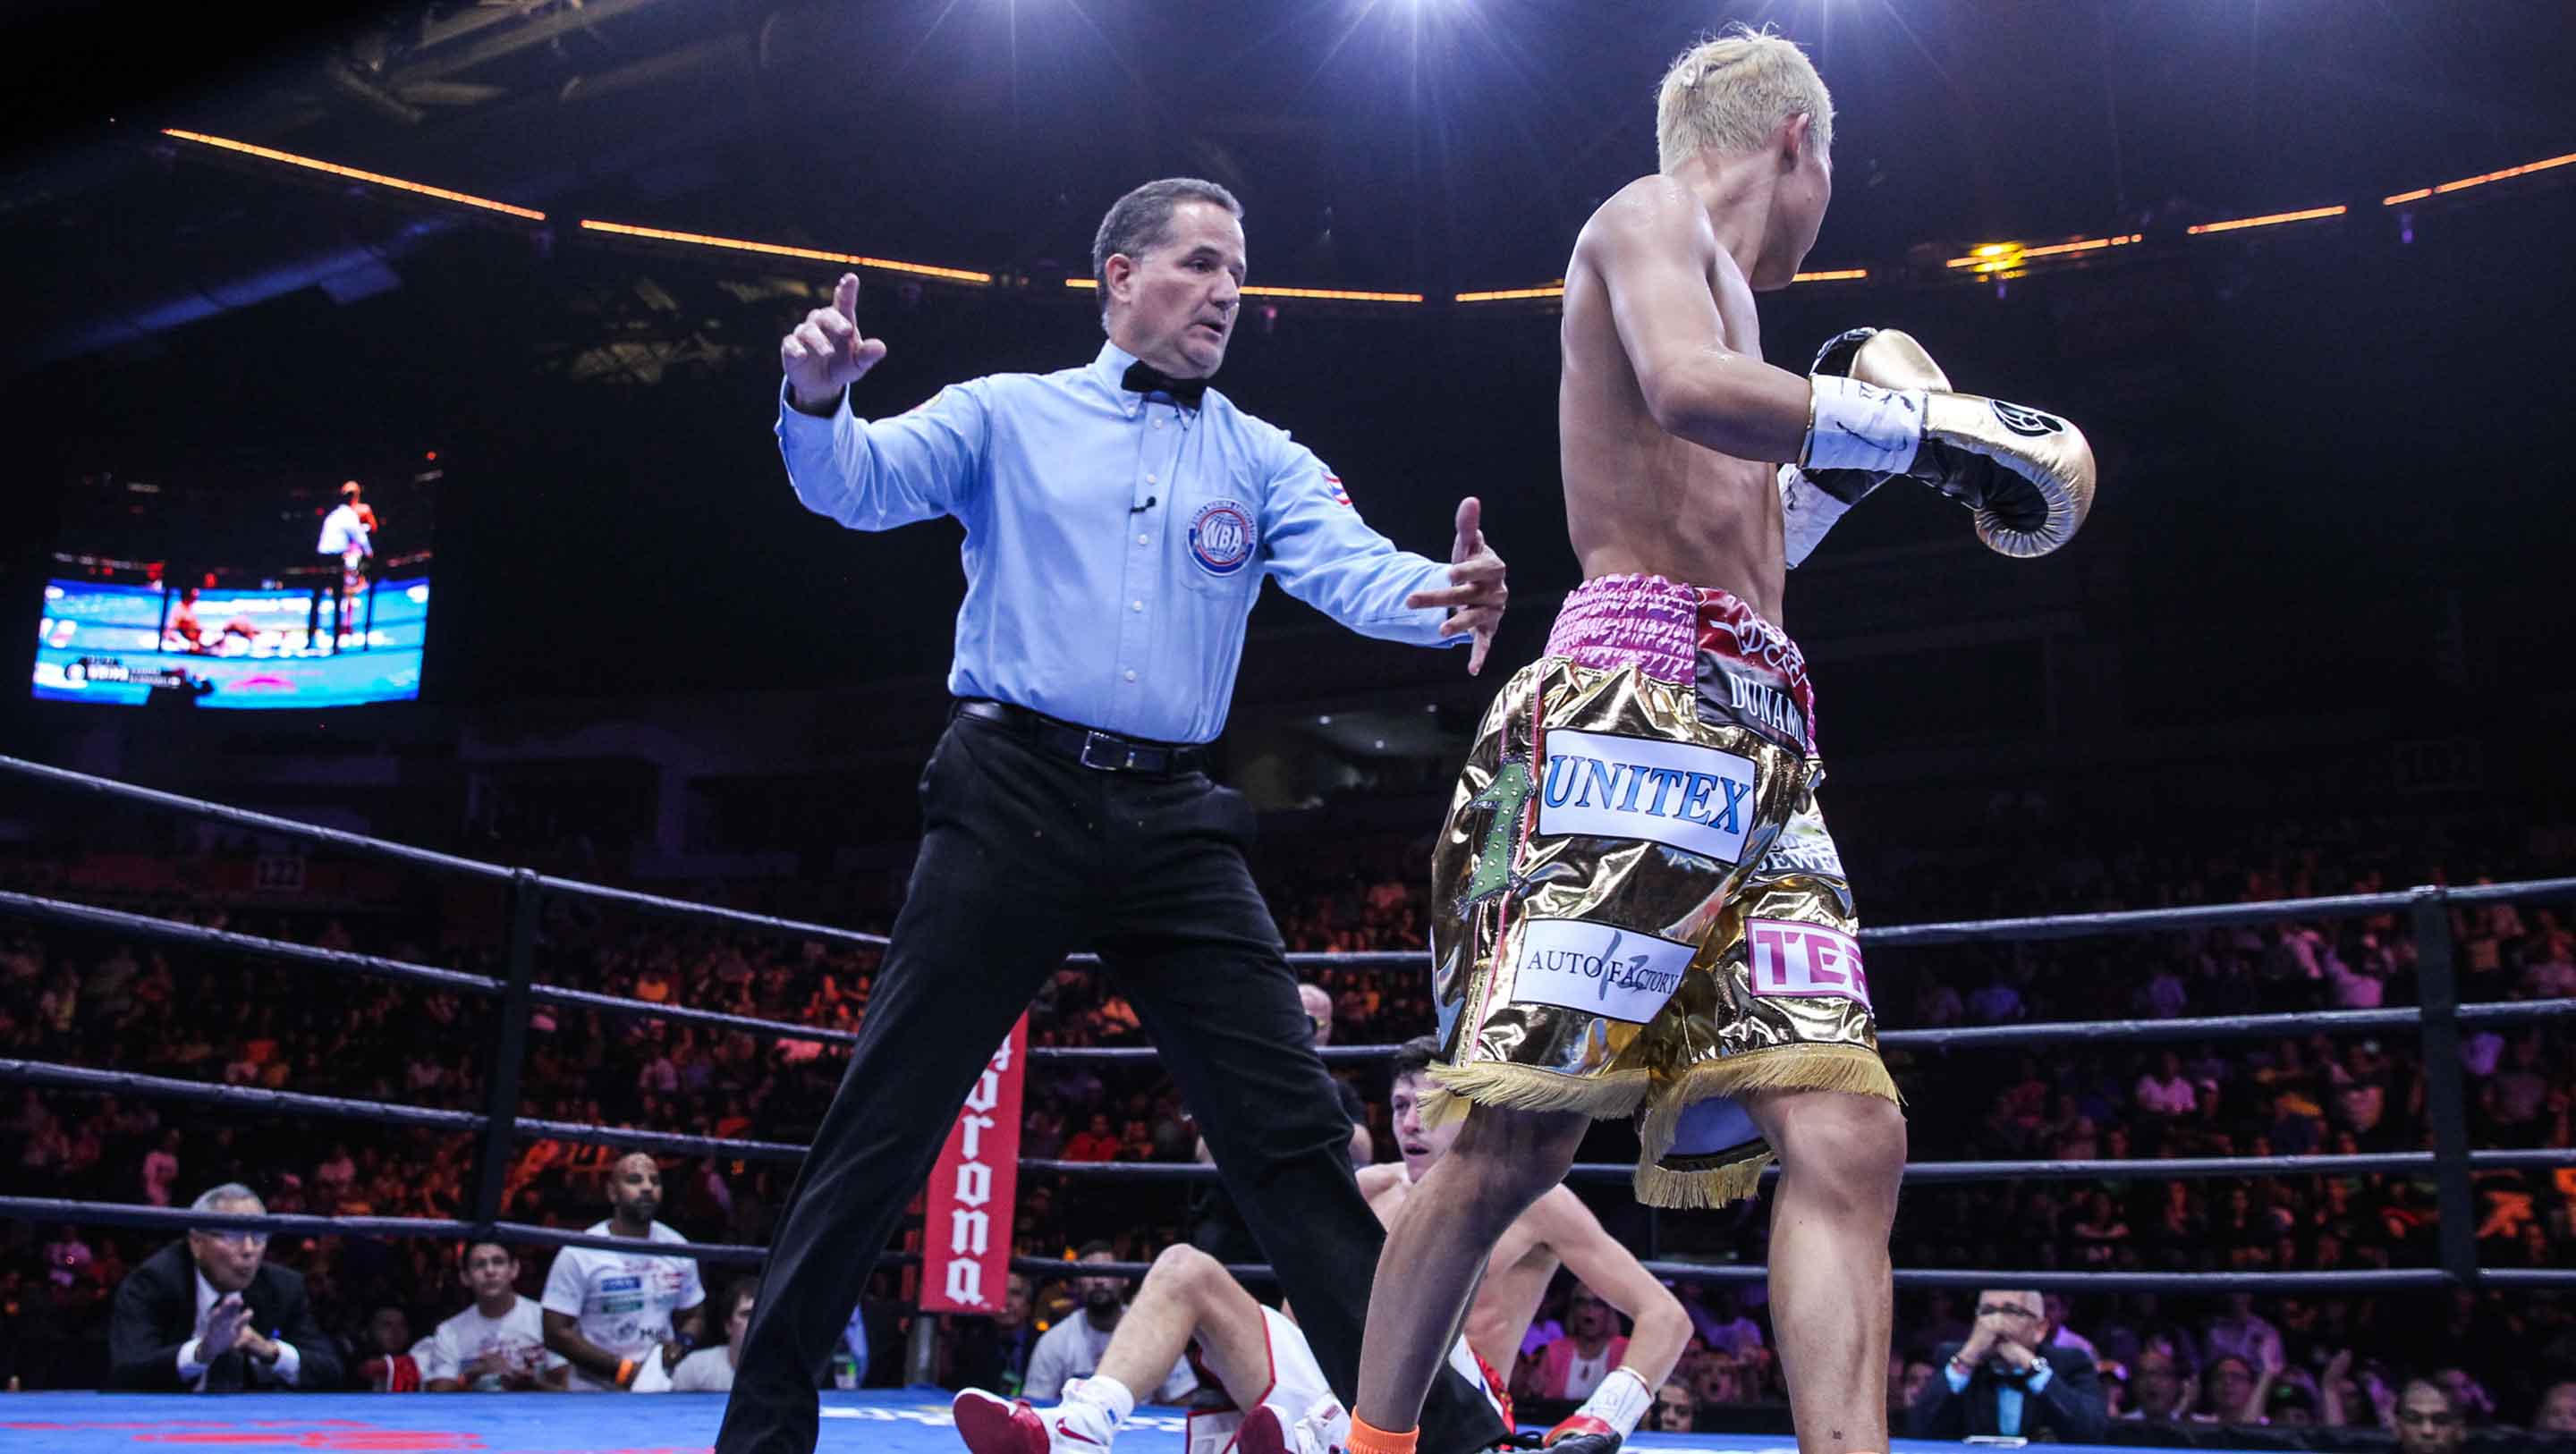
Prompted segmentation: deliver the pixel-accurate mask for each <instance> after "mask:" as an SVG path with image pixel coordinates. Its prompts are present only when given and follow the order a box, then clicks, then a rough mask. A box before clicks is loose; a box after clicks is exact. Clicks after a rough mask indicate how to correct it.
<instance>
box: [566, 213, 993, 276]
mask: <svg viewBox="0 0 2576 1454" xmlns="http://www.w3.org/2000/svg"><path fill="white" fill-rule="evenodd" d="M581 225H582V227H583V228H584V229H585V230H587V231H591V232H609V233H615V234H616V235H617V236H620V237H645V238H651V239H652V240H654V241H656V242H679V243H686V244H688V245H689V246H691V247H717V248H723V249H726V250H727V251H730V252H751V253H759V254H761V255H763V256H766V257H792V258H801V259H803V260H804V261H807V262H818V263H844V264H847V265H848V266H850V267H854V268H875V269H878V270H879V271H882V272H889V273H909V274H911V275H912V276H914V277H919V278H938V279H941V280H942V281H945V282H951V283H989V282H991V281H993V275H992V274H991V273H979V272H975V271H973V270H971V269H968V268H941V267H933V266H931V265H930V264H928V263H904V262H896V261H895V260H893V259H892V258H882V257H862V256H860V255H859V254H857V253H854V252H826V251H824V250H823V249H821V248H817V247H789V246H787V245H786V244H784V243H777V242H751V241H747V240H745V239H743V238H739V237H710V236H708V235H706V234H705V233H702V232H673V231H671V230H670V229H668V228H663V227H637V226H635V225H633V224H632V223H626V222H600V221H597V220H594V219H592V218H588V217H585V218H583V219H582V220H581Z"/></svg>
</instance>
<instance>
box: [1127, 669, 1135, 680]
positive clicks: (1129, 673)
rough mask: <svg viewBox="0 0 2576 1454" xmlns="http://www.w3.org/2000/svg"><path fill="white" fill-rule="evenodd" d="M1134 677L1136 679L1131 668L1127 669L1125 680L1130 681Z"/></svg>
mask: <svg viewBox="0 0 2576 1454" xmlns="http://www.w3.org/2000/svg"><path fill="white" fill-rule="evenodd" d="M1135 679H1136V673H1135V672H1134V671H1132V670H1131V671H1129V672H1128V673H1127V680H1129V681H1131V682H1132V681H1134V680H1135Z"/></svg>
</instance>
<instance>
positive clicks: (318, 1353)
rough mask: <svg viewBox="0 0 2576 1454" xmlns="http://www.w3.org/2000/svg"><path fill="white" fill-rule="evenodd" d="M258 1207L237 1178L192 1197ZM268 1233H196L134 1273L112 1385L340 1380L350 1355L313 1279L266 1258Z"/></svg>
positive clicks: (208, 1207)
mask: <svg viewBox="0 0 2576 1454" xmlns="http://www.w3.org/2000/svg"><path fill="white" fill-rule="evenodd" d="M189 1209H190V1210H192V1211H199V1212H233V1213H248V1214H257V1213H260V1212H265V1211H267V1210H268V1208H267V1207H266V1206H264V1205H262V1204H261V1202H260V1199H259V1197H258V1196H257V1194H255V1193H253V1192H252V1191H251V1189H250V1188H249V1187H246V1186H243V1185H241V1184H240V1183H238V1182H227V1183H225V1184H224V1185H222V1186H219V1187H216V1188H214V1189H213V1190H212V1191H209V1192H207V1193H206V1194H205V1195H203V1196H200V1197H198V1198H197V1199H196V1201H195V1202H193V1203H191V1204H190V1208H189ZM267 1251H268V1237H267V1235H266V1234H264V1233H259V1232H190V1233H189V1234H188V1240H187V1241H186V1242H184V1243H180V1242H173V1243H171V1244H170V1245H169V1246H167V1247H164V1248H162V1249H161V1250H160V1251H158V1252H155V1253H153V1254H152V1255H151V1256H150V1257H147V1258H145V1259H144V1260H143V1262H142V1263H141V1264H140V1265H139V1266H137V1267H136V1268H135V1269H134V1270H133V1271H132V1272H130V1273H127V1274H126V1277H125V1281H124V1282H122V1283H119V1284H118V1285H117V1289H116V1306H115V1310H114V1313H113V1315H112V1316H111V1317H110V1319H109V1321H108V1329H107V1351H108V1360H109V1363H110V1369H109V1373H108V1386H109V1387H111V1388H122V1389H133V1390H137V1391H142V1392H150V1393H174V1392H187V1391H191V1390H195V1391H200V1392H211V1393H223V1392H229V1391H231V1390H235V1389H263V1388H313V1389H336V1388H338V1387H339V1386H340V1381H341V1374H340V1354H339V1350H338V1349H336V1348H335V1347H333V1346H332V1343H331V1339H330V1337H329V1336H328V1335H327V1334H325V1333H324V1332H323V1331H322V1326H321V1325H320V1324H319V1323H316V1322H315V1321H314V1320H313V1310H312V1308H311V1307H309V1306H308V1305H307V1304H306V1303H305V1301H304V1278H303V1275H302V1274H300V1273H295V1272H289V1271H288V1270H286V1269H285V1268H283V1267H270V1266H267V1265H266V1264H265V1263H263V1262H262V1260H261V1259H262V1258H263V1257H264V1256H265V1255H266V1254H267Z"/></svg>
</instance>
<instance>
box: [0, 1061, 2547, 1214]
mask: <svg viewBox="0 0 2576 1454" xmlns="http://www.w3.org/2000/svg"><path fill="white" fill-rule="evenodd" d="M8 1082H15V1083H18V1084H25V1085H41V1086H53V1087H56V1088H59V1089H64V1090H73V1091H84V1092H95V1093H100V1094H129V1095H155V1096H164V1097H168V1098H170V1099H174V1100H183V1101H193V1102H197V1103H200V1104H208V1105H229V1106H239V1107H241V1108H243V1109H246V1110H256V1111H266V1112H271V1113H281V1114H299V1115H321V1116H335V1117H339V1118H341V1119H344V1120H356V1121H377V1122H382V1123H385V1124H390V1125H399V1126H410V1127H415V1128H420V1129H426V1130H447V1131H479V1130H481V1129H483V1127H484V1126H485V1125H487V1124H489V1118H488V1117H485V1116H482V1115H479V1114H477V1113H475V1112H472V1111H445V1110H433V1109H430V1108H427V1107H423V1106H406V1105H401V1104H397V1103H392V1102H386V1101H361V1100H347V1099H343V1098H341V1097H338V1096H322V1095H309V1094H304V1093H301V1092H296V1091H283V1090H269V1089H266V1088H263V1087H257V1086H236V1085H213V1084H208V1083H206V1082H202V1081H192V1080H172V1079H169V1078H167V1077H163V1076H156V1075H145V1074H142V1073H140V1072H136V1071H113V1070H92V1069H89V1068H87V1067H84V1066H75V1065H60V1064H56V1063H53V1062H50V1061H41V1060H8V1059H0V1083H8ZM514 1125H515V1127H516V1129H517V1131H518V1133H519V1135H521V1136H522V1137H524V1138H526V1139H529V1140H536V1139H541V1138H551V1139H554V1140H558V1141H575V1142H580V1143H582V1144H584V1145H590V1146H616V1147H627V1148H633V1149H636V1150H654V1151H670V1152H674V1153H677V1154H681V1155H691V1156H699V1155H704V1156H739V1157H744V1158H747V1159H754V1160H774V1161H800V1160H803V1159H804V1156H805V1152H806V1148H805V1147H803V1146H801V1145H798V1144H796V1143H795V1142H791V1141H753V1140H744V1139H740V1138H735V1137H729V1136H688V1135H680V1134H676V1133H672V1132H664V1131H641V1130H629V1129H626V1128H623V1127H617V1126H597V1125H588V1124H584V1123H581V1122H577V1121H553V1120H544V1119H540V1118H537V1117H532V1116H522V1117H519V1118H517V1120H516V1121H515V1122H514ZM2562 1166H2576V1147H2562V1146H2549V1147H2539V1148H2535V1149H2516V1150H2486V1151H2472V1152H2470V1153H2469V1168H2470V1169H2471V1170H2472V1171H2504V1170H2519V1169H2532V1170H2550V1169H2554V1168H2557V1167H2562ZM1019 1167H1020V1169H1021V1170H1023V1171H1034V1172H1041V1173H1048V1174H1052V1175H1056V1176H1068V1177H1078V1178H1082V1179H1085V1180H1124V1181H1140V1182H1172V1181H1180V1182H1212V1181H1216V1180H1217V1179H1218V1173H1217V1169H1216V1168H1215V1167H1213V1166H1210V1165H1207V1164H1205V1163H1203V1162H1194V1161H1178V1162H1174V1161H1052V1160H1046V1159H1043V1158H1040V1157H1034V1156H1024V1157H1021V1158H1020V1160H1019ZM2435 1169H2436V1162H2435V1160H2434V1156H2433V1153H2432V1152H2430V1151H2382V1152H2369V1153H2357V1154H2351V1155H2325V1156H2269V1157H2266V1156H2196V1157H2170V1158H2165V1159H2129V1160H2121V1161H2110V1160H2100V1159H2094V1160H2081V1161H2072V1160H2070V1161H2058V1160H2048V1161H2039V1160H2008V1161H1911V1162H1907V1163H1906V1165H1905V1179H1906V1180H1907V1181H1908V1182H1915V1183H1923V1184H1933V1183H1945V1182H1966V1181H1994V1180H2005V1179H2011V1180H2023V1181H2152V1180H2158V1179H2162V1178H2178V1179H2194V1178H2202V1177H2220V1176H2346V1175H2383V1174H2401V1175H2422V1174H2429V1173H2431V1172H2432V1171H2434V1170H2435ZM1635 1171H1636V1168H1635V1167H1633V1166H1631V1165H1629V1164H1627V1163H1625V1162H1615V1161H1587V1162H1577V1163H1575V1164H1574V1165H1573V1166H1572V1167H1571V1168H1569V1169H1568V1170H1567V1172H1566V1179H1567V1180H1569V1181H1625V1180H1627V1179H1628V1178H1629V1177H1630V1176H1632V1175H1634V1174H1635ZM1778 1173H1779V1168H1778V1167H1776V1166H1774V1167H1770V1168H1767V1169H1766V1170H1765V1172H1764V1175H1766V1176H1776V1175H1778ZM109 1205H113V1204H112V1203H111V1204H109Z"/></svg>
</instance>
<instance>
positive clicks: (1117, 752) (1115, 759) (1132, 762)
mask: <svg viewBox="0 0 2576 1454" xmlns="http://www.w3.org/2000/svg"><path fill="white" fill-rule="evenodd" d="M1136 751H1137V749H1136V748H1135V747H1133V746H1131V745H1129V744H1128V743H1124V742H1121V741H1119V740H1118V739H1117V738H1115V737H1112V736H1110V735H1109V734H1108V733H1106V732H1097V731H1091V730H1088V729H1086V730H1085V731H1084V732H1083V734H1082V765H1083V766H1084V767H1087V768H1090V769H1092V770H1093V771H1094V772H1134V771H1135V770H1136ZM1095 752H1097V753H1099V754H1100V756H1099V757H1097V758H1095V757H1094V756H1093V754H1094V753H1095Z"/></svg>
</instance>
